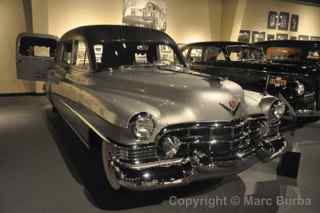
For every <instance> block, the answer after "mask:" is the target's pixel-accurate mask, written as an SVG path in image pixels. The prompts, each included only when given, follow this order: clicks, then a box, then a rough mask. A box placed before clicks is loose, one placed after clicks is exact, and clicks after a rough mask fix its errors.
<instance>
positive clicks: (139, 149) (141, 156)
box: [114, 144, 158, 163]
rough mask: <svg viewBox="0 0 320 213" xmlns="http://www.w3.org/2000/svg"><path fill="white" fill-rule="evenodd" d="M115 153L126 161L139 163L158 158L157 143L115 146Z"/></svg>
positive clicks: (118, 157)
mask: <svg viewBox="0 0 320 213" xmlns="http://www.w3.org/2000/svg"><path fill="white" fill-rule="evenodd" d="M114 149H115V150H114V155H115V157H116V158H117V159H120V160H122V161H125V162H131V163H138V162H145V161H150V160H156V159H157V158H158V155H157V148H156V145H155V144H146V145H135V146H119V145H117V146H115V147H114Z"/></svg>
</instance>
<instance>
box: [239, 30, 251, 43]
mask: <svg viewBox="0 0 320 213" xmlns="http://www.w3.org/2000/svg"><path fill="white" fill-rule="evenodd" d="M238 41H239V42H243V43H250V30H240V33H239V37H238Z"/></svg>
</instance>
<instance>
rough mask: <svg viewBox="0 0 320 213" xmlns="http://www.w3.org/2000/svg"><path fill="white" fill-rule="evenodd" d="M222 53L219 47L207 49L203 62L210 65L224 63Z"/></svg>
mask: <svg viewBox="0 0 320 213" xmlns="http://www.w3.org/2000/svg"><path fill="white" fill-rule="evenodd" d="M225 60H226V58H225V56H224V53H223V51H222V50H221V48H219V47H208V48H206V50H205V53H204V62H207V63H210V62H215V61H225Z"/></svg>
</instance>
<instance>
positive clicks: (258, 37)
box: [251, 31, 266, 43]
mask: <svg viewBox="0 0 320 213" xmlns="http://www.w3.org/2000/svg"><path fill="white" fill-rule="evenodd" d="M265 40H266V33H265V32H258V31H253V32H252V39H251V41H252V43H256V42H259V41H265Z"/></svg>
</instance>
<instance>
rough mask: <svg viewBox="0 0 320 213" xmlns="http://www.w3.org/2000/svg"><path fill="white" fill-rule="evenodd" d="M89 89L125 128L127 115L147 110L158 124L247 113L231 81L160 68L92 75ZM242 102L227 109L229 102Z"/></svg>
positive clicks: (111, 118) (225, 118)
mask: <svg viewBox="0 0 320 213" xmlns="http://www.w3.org/2000/svg"><path fill="white" fill-rule="evenodd" d="M93 82H94V83H93V84H92V85H91V86H90V87H88V89H90V91H91V92H93V93H95V95H96V96H97V97H99V98H100V99H102V100H103V101H104V103H105V105H106V107H107V109H108V112H110V115H109V117H108V118H106V119H108V121H110V122H111V123H113V124H115V125H119V126H122V127H127V126H128V123H129V120H130V118H132V116H134V115H136V114H137V113H140V112H147V113H150V114H151V115H152V116H153V117H154V119H155V120H156V123H157V124H158V125H157V126H158V127H164V126H167V125H171V124H178V123H189V122H212V121H230V120H233V119H236V118H239V117H243V116H245V115H246V114H247V111H246V109H247V108H246V106H245V103H244V98H243V94H244V92H243V90H242V88H241V87H240V86H239V85H238V84H236V83H234V82H231V81H227V80H225V81H220V80H218V79H213V78H212V77H209V76H207V75H200V74H198V75H195V74H190V73H181V72H173V71H164V70H159V69H156V68H154V69H150V68H149V69H142V68H141V69H134V70H122V71H120V70H118V71H113V72H112V71H105V72H101V73H97V74H94V76H93ZM232 101H236V102H237V103H241V104H240V105H239V107H238V109H237V110H236V112H234V113H233V112H230V111H229V110H228V107H230V106H229V105H230V103H232Z"/></svg>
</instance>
